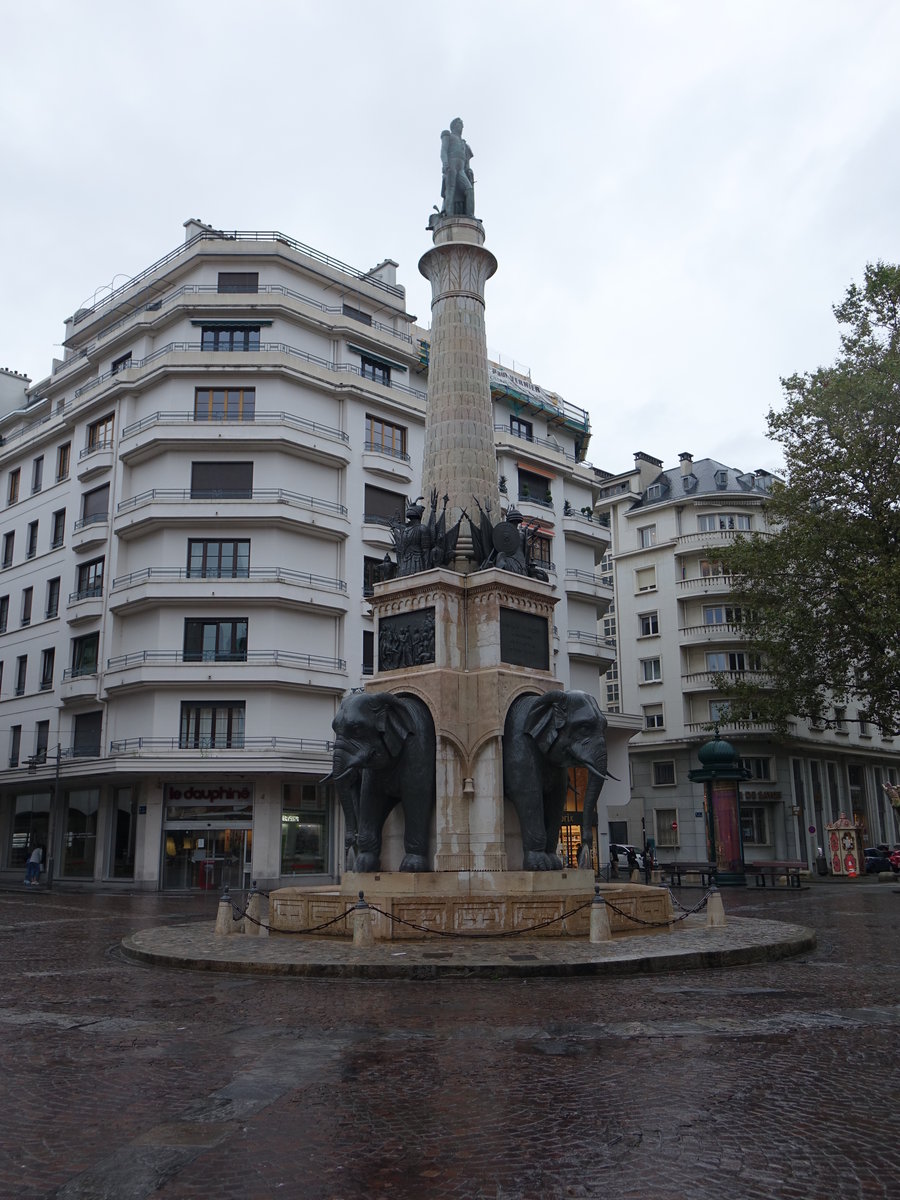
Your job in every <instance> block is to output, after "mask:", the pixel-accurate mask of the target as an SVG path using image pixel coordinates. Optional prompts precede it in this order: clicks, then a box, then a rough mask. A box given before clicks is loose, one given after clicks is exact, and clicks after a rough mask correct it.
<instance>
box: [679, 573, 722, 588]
mask: <svg viewBox="0 0 900 1200" xmlns="http://www.w3.org/2000/svg"><path fill="white" fill-rule="evenodd" d="M732 578H733V577H732V576H731V575H701V576H699V577H698V578H697V579H677V580H676V581H675V586H676V587H677V588H678V589H679V591H682V592H701V591H703V590H704V589H705V590H707V591H708V590H709V589H714V590H715V591H717V592H724V591H729V592H730V591H731V589H732Z"/></svg>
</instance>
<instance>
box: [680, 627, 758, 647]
mask: <svg viewBox="0 0 900 1200" xmlns="http://www.w3.org/2000/svg"><path fill="white" fill-rule="evenodd" d="M678 638H679V641H680V642H681V645H682V646H699V645H717V644H719V643H725V644H729V643H734V642H745V641H746V640H747V633H746V631H745V630H742V629H741V627H740V625H732V624H728V623H725V622H722V623H721V624H718V625H686V626H685V627H684V629H679V631H678Z"/></svg>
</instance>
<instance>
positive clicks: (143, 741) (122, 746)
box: [109, 737, 334, 775]
mask: <svg viewBox="0 0 900 1200" xmlns="http://www.w3.org/2000/svg"><path fill="white" fill-rule="evenodd" d="M333 750H334V743H333V742H331V741H326V740H325V739H324V738H322V739H320V738H294V737H244V738H239V739H235V742H234V744H233V745H231V746H218V745H216V746H213V745H210V744H208V743H207V744H205V745H199V746H195V745H185V744H184V743H183V742H182V740H181V739H180V738H177V737H174V738H164V737H129V738H120V739H117V740H115V741H111V742H110V744H109V754H110V758H116V759H140V760H144V761H147V760H149V761H151V762H153V763H164V762H167V761H168V762H173V761H174V762H175V763H179V764H182V765H186V766H188V765H190V764H196V765H200V764H201V763H202V766H203V770H204V771H205V772H208V771H209V770H210V769H211V768H213V769H214V767H215V763H216V760H219V761H220V762H221V763H222V765H223V766H224V767H225V768H226V770H231V771H233V770H237V769H238V767H239V764H243V763H246V762H247V760H248V759H263V760H267V761H269V762H270V763H271V764H273V766H274V765H275V764H276V763H277V761H278V760H287V761H289V762H291V763H292V764H293V765H294V766H295V768H299V767H300V766H301V764H308V765H309V766H310V767H311V768H313V769H317V770H318V769H321V771H322V774H323V775H325V774H327V773H328V771H329V770H330V768H331V755H332V752H333Z"/></svg>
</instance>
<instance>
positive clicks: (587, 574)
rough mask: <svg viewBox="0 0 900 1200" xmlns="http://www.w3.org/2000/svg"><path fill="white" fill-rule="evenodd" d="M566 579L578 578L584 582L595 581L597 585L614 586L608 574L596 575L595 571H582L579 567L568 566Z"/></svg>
mask: <svg viewBox="0 0 900 1200" xmlns="http://www.w3.org/2000/svg"><path fill="white" fill-rule="evenodd" d="M565 577H566V579H578V580H579V581H580V582H582V583H593V584H596V585H597V587H606V588H610V589H611V588H612V581H611V580H610V579H609V577H608V576H603V575H595V574H594V572H593V571H582V570H580V569H579V568H578V567H566V575H565Z"/></svg>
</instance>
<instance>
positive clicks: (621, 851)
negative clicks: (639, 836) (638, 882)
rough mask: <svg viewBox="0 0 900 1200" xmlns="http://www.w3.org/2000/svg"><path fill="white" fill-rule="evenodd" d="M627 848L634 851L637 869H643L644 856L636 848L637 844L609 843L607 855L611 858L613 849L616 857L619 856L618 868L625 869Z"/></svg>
mask: <svg viewBox="0 0 900 1200" xmlns="http://www.w3.org/2000/svg"><path fill="white" fill-rule="evenodd" d="M629 850H633V851H634V853H635V856H636V857H637V867H638V870H639V871H643V869H644V856H643V854H642V853H641V851H640V850H638V848H637V846H619V845H617V844H616V845H611V846H610V848H609V857H610V859H612V856H613V851H615V853H616V854H617V855H618V858H619V870H620V871H627V870H628V851H629Z"/></svg>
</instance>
